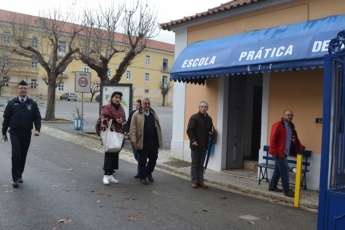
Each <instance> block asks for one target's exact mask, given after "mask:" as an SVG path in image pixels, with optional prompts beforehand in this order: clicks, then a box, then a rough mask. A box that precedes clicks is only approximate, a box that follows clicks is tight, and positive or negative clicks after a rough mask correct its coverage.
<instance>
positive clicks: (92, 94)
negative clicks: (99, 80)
mask: <svg viewBox="0 0 345 230" xmlns="http://www.w3.org/2000/svg"><path fill="white" fill-rule="evenodd" d="M95 94H96V93H91V98H90V102H92V100H93V97H94V96H95Z"/></svg>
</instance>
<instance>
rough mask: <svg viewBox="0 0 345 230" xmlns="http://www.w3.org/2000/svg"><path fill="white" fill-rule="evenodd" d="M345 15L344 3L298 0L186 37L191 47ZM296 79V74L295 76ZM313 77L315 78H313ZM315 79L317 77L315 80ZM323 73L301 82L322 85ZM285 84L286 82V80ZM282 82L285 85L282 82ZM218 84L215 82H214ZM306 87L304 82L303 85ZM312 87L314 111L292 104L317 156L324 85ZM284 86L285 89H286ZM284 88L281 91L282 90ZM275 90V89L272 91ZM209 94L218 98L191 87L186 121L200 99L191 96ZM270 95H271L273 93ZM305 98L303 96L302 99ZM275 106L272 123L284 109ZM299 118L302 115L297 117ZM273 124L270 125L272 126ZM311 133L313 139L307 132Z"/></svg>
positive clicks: (218, 23)
mask: <svg viewBox="0 0 345 230" xmlns="http://www.w3.org/2000/svg"><path fill="white" fill-rule="evenodd" d="M344 13H345V1H344V0H295V1H292V2H291V3H288V4H284V5H280V6H275V7H270V8H267V9H263V10H258V11H255V12H252V13H247V14H243V15H239V16H235V17H231V18H227V19H222V20H218V21H212V22H207V23H204V24H200V25H196V26H191V27H189V28H188V29H187V32H188V34H187V37H188V43H192V42H195V41H200V40H208V39H213V38H219V37H224V36H228V35H233V34H238V33H243V32H248V31H252V30H257V29H263V28H269V27H274V26H278V25H285V24H291V23H298V22H303V21H305V20H308V19H317V18H322V17H327V16H330V15H337V14H344ZM303 73H305V72H301V73H298V76H301V74H302V75H303ZM293 74H294V76H295V74H296V72H293ZM313 76H314V75H313ZM314 77H315V76H314ZM320 78H321V76H320V73H317V74H316V78H315V79H313V78H312V77H311V76H310V75H309V74H307V75H306V77H305V78H303V76H302V78H301V79H299V80H306V79H307V80H310V81H311V80H316V81H315V82H318V81H320ZM271 79H272V81H273V82H274V83H273V84H274V86H276V87H278V88H279V87H280V85H279V84H281V83H280V82H275V74H274V76H272V78H271ZM283 80H284V79H283ZM283 80H282V81H283ZM215 81H216V80H215ZM304 83H305V82H304ZM311 84H312V86H310V87H311V88H310V87H309V88H308V87H307V88H306V90H305V93H306V94H305V96H306V98H305V101H308V100H310V99H311V96H310V95H313V97H314V98H315V100H314V101H313V102H312V103H313V104H314V107H312V106H311V105H306V106H305V108H306V109H307V111H304V112H302V111H301V110H300V102H302V101H304V100H300V98H298V99H297V98H294V99H291V101H290V102H289V103H290V104H294V103H293V102H294V101H296V106H297V107H296V108H297V111H296V112H295V113H296V122H297V127H298V126H301V124H303V122H306V124H307V128H308V129H307V128H306V129H303V130H301V131H300V136H301V139H302V141H303V142H304V143H305V144H306V146H307V147H308V148H310V149H311V150H313V151H314V152H317V153H318V152H320V141H321V127H319V125H315V123H313V122H314V120H315V117H320V116H321V113H320V111H321V108H322V103H321V95H322V90H321V85H320V84H321V83H320V82H318V83H317V85H313V84H314V82H312V83H311ZM283 86H284V85H283ZM283 86H281V87H283ZM271 89H272V90H273V88H272V87H271ZM201 93H204V94H207V95H209V96H210V97H211V98H217V96H218V90H213V89H211V88H207V87H206V88H204V89H203V92H201V90H200V88H198V89H196V88H194V87H192V86H189V85H188V86H187V88H186V114H185V118H186V119H187V118H189V117H190V116H191V114H192V111H193V110H192V109H191V108H190V107H191V106H194V105H195V104H197V101H198V100H199V98H195V97H191V96H190V95H195V94H201ZM273 93H274V94H277V93H279V91H274V92H273ZM270 94H271V93H270ZM301 96H302V95H301ZM274 104H277V105H278V103H277V102H276V101H274V102H273V104H271V103H270V111H269V114H270V119H271V117H272V119H273V120H276V119H277V117H279V116H278V115H280V113H281V109H282V108H281V107H285V106H283V105H281V106H280V104H279V106H278V108H274V107H275V106H274ZM298 114H299V115H298ZM216 116H217V110H215V113H214V114H213V117H216ZM271 122H272V121H271V120H270V124H271ZM309 130H310V133H313V134H312V135H310V133H308V132H307V131H309Z"/></svg>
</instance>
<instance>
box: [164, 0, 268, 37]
mask: <svg viewBox="0 0 345 230" xmlns="http://www.w3.org/2000/svg"><path fill="white" fill-rule="evenodd" d="M260 1H264V0H232V1H229V2H226V3H223V4H221V5H220V6H217V7H214V8H211V9H208V10H207V11H204V12H201V13H197V14H194V15H191V16H187V17H183V18H181V19H177V20H172V21H170V22H166V23H161V24H160V26H161V28H162V29H164V30H171V29H172V28H173V27H175V26H177V25H180V24H183V23H186V22H190V21H193V20H195V19H198V18H203V17H207V16H210V15H214V14H217V13H221V12H225V11H230V10H233V9H235V8H239V7H243V6H246V5H250V4H254V3H257V2H260Z"/></svg>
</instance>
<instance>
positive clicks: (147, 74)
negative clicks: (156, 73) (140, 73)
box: [145, 73, 150, 81]
mask: <svg viewBox="0 0 345 230" xmlns="http://www.w3.org/2000/svg"><path fill="white" fill-rule="evenodd" d="M149 80H150V74H149V73H145V81H149Z"/></svg>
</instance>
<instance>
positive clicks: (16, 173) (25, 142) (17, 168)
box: [10, 130, 31, 181]
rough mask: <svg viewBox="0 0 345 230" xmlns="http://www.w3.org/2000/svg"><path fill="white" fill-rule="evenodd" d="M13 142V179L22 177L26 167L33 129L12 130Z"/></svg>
mask: <svg viewBox="0 0 345 230" xmlns="http://www.w3.org/2000/svg"><path fill="white" fill-rule="evenodd" d="M10 138H11V144H12V179H13V181H17V180H18V179H19V178H22V174H23V172H24V168H25V162H26V155H27V153H28V150H29V146H30V141H31V131H22V130H20V131H12V132H11V133H10Z"/></svg>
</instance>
